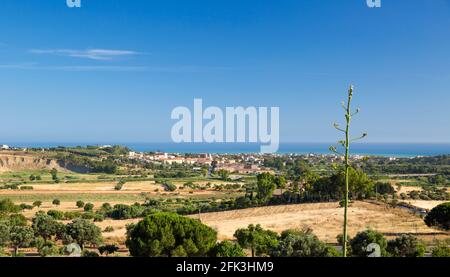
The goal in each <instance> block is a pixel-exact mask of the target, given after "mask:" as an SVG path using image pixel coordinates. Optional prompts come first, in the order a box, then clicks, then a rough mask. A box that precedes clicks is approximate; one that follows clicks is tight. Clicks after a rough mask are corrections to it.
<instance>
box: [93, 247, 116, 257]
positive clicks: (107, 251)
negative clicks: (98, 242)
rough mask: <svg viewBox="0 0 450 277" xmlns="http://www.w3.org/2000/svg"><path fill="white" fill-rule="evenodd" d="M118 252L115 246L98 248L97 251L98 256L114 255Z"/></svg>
mask: <svg viewBox="0 0 450 277" xmlns="http://www.w3.org/2000/svg"><path fill="white" fill-rule="evenodd" d="M117 250H119V247H117V246H116V245H111V244H110V245H103V246H100V247H99V248H98V251H99V252H100V255H103V254H106V256H108V255H111V254H114V253H115V252H117Z"/></svg>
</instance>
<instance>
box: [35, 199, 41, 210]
mask: <svg viewBox="0 0 450 277" xmlns="http://www.w3.org/2000/svg"><path fill="white" fill-rule="evenodd" d="M41 206H42V201H39V200H37V201H34V202H33V207H38V208H39V207H41Z"/></svg>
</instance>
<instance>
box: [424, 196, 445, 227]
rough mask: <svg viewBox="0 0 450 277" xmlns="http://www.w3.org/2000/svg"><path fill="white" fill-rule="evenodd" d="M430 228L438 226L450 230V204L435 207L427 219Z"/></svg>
mask: <svg viewBox="0 0 450 277" xmlns="http://www.w3.org/2000/svg"><path fill="white" fill-rule="evenodd" d="M425 223H426V224H427V225H428V226H430V227H431V226H437V227H440V228H443V229H445V230H449V229H450V202H447V203H442V204H440V205H438V206H436V207H434V208H433V209H432V210H431V211H430V212H429V213H428V214H427V216H426V217H425Z"/></svg>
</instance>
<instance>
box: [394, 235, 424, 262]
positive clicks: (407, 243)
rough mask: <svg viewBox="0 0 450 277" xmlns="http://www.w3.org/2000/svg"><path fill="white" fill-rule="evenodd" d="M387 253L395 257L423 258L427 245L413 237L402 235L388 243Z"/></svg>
mask: <svg viewBox="0 0 450 277" xmlns="http://www.w3.org/2000/svg"><path fill="white" fill-rule="evenodd" d="M387 251H388V252H389V254H390V255H391V256H393V257H423V256H424V254H425V245H423V244H422V243H420V241H419V240H418V239H417V238H416V237H415V236H413V235H402V236H400V237H398V238H396V239H394V240H390V241H389V242H388V244H387Z"/></svg>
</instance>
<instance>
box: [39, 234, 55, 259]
mask: <svg viewBox="0 0 450 277" xmlns="http://www.w3.org/2000/svg"><path fill="white" fill-rule="evenodd" d="M34 245H35V247H36V248H37V250H38V253H39V256H41V257H48V256H57V255H58V254H59V248H58V247H57V246H56V244H55V243H54V242H53V241H47V240H44V239H43V238H41V237H38V238H36V239H35V241H34Z"/></svg>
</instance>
